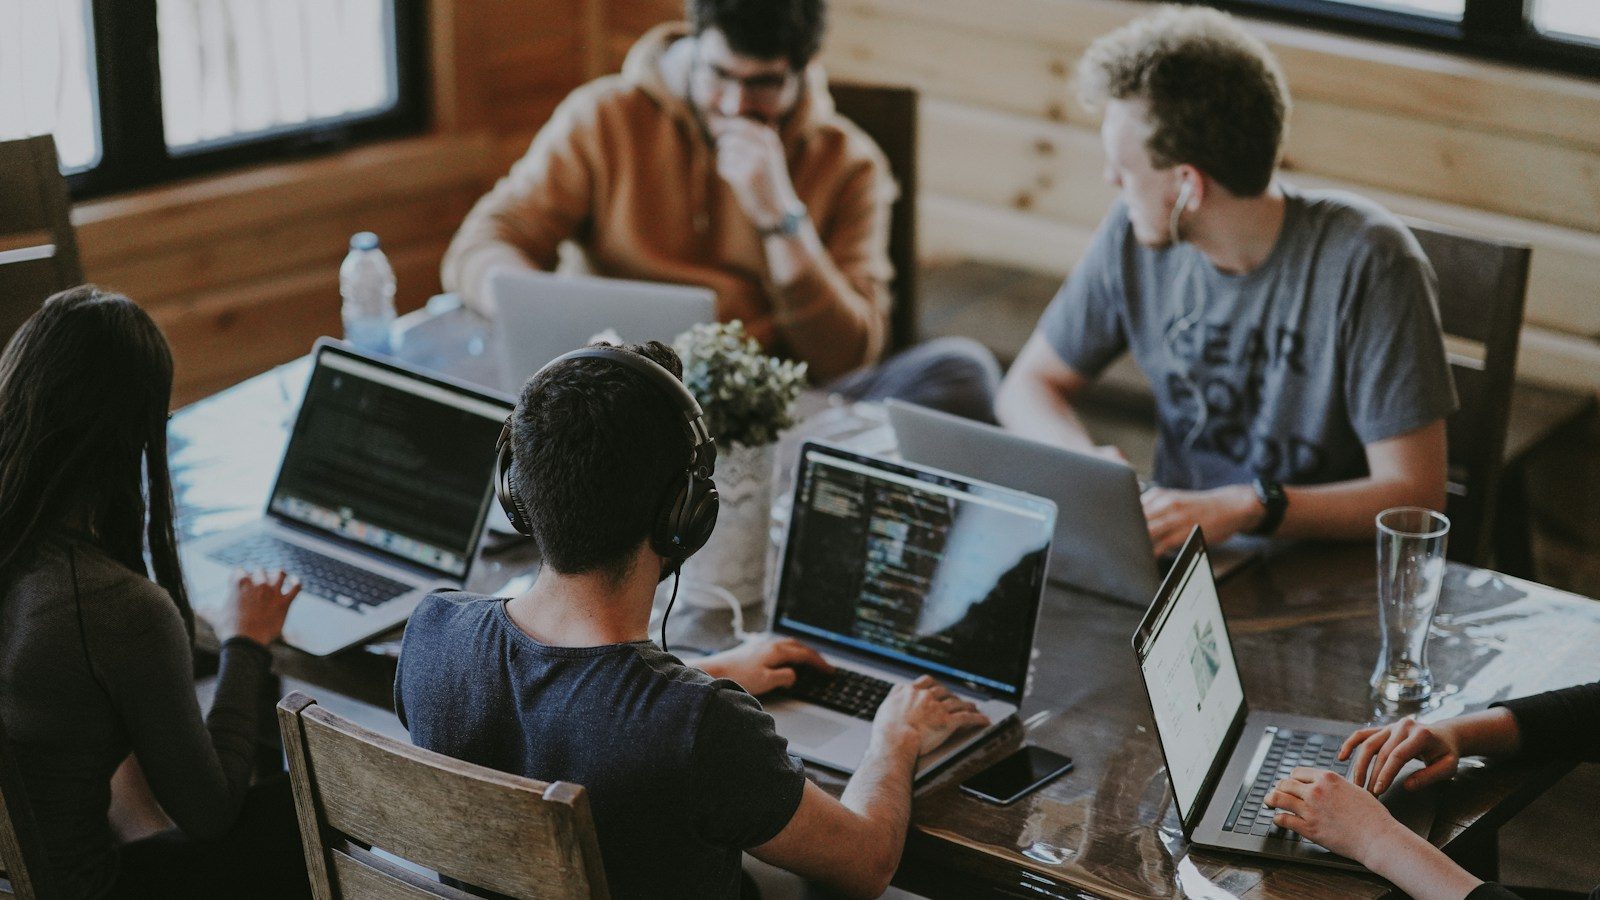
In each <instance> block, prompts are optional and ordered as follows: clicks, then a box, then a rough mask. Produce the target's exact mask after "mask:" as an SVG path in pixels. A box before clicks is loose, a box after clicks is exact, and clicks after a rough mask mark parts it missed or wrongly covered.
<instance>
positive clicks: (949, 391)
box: [825, 337, 1000, 424]
mask: <svg viewBox="0 0 1600 900" xmlns="http://www.w3.org/2000/svg"><path fill="white" fill-rule="evenodd" d="M825 388H826V389H827V390H828V391H831V392H833V393H835V394H840V395H842V396H844V397H848V398H849V399H851V400H888V399H890V398H893V399H896V400H904V401H906V402H907V403H915V404H917V405H919V406H926V407H930V408H932V409H937V410H940V411H942V412H947V413H951V414H953V415H958V416H965V417H966V418H969V419H976V420H978V421H980V422H988V423H990V424H995V421H996V420H995V417H994V397H995V392H996V391H998V390H999V389H1000V364H999V363H998V362H996V361H995V358H994V354H993V353H990V352H989V349H988V348H987V347H985V346H983V345H982V344H980V343H978V342H977V341H975V340H972V339H971V338H964V337H943V338H935V339H934V340H931V341H926V342H924V343H921V344H917V345H916V346H914V347H910V348H907V349H905V350H902V351H900V352H899V353H896V354H895V355H894V356H891V357H889V358H888V359H886V360H884V361H883V362H881V363H878V364H877V365H875V366H868V367H866V368H864V369H858V370H856V371H854V372H851V373H850V374H848V375H843V376H840V377H839V378H837V379H835V380H834V381H833V383H831V384H828V385H825Z"/></svg>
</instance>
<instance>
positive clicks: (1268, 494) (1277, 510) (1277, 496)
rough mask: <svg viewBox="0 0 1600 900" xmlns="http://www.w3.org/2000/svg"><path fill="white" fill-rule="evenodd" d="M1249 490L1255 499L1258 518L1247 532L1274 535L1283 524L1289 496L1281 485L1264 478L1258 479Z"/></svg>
mask: <svg viewBox="0 0 1600 900" xmlns="http://www.w3.org/2000/svg"><path fill="white" fill-rule="evenodd" d="M1249 488H1250V493H1251V494H1252V495H1253V496H1254V499H1255V514H1256V515H1257V516H1258V518H1257V520H1256V522H1255V524H1254V525H1253V526H1251V527H1250V528H1249V529H1248V531H1249V532H1250V533H1251V534H1260V535H1271V534H1275V533H1276V532H1277V530H1278V526H1279V525H1281V524H1283V515H1284V513H1286V512H1287V511H1288V509H1289V494H1288V493H1287V492H1286V491H1285V490H1284V487H1283V485H1281V484H1279V483H1278V482H1276V481H1273V480H1272V479H1270V478H1265V477H1258V478H1257V479H1256V480H1255V481H1254V482H1253V483H1252V484H1250V485H1249Z"/></svg>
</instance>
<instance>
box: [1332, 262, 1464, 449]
mask: <svg viewBox="0 0 1600 900" xmlns="http://www.w3.org/2000/svg"><path fill="white" fill-rule="evenodd" d="M1346 313H1347V314H1346V315H1345V316H1344V317H1343V321H1342V327H1343V334H1342V342H1343V347H1344V353H1343V360H1344V366H1345V380H1344V385H1343V389H1344V400H1345V407H1346V409H1348V410H1349V414H1350V427H1351V430H1353V431H1354V432H1355V434H1356V437H1357V438H1358V439H1359V440H1360V441H1361V443H1363V444H1372V443H1376V442H1378V441H1382V440H1387V439H1388V438H1392V437H1396V436H1398V435H1402V434H1405V433H1406V432H1408V431H1412V430H1415V429H1417V428H1421V427H1422V426H1423V425H1427V424H1428V423H1430V422H1434V421H1436V420H1439V419H1442V418H1445V417H1446V416H1448V415H1450V414H1451V413H1453V412H1455V411H1456V405H1457V404H1456V389H1455V381H1454V380H1453V379H1452V378H1451V376H1450V363H1449V360H1448V358H1447V357H1446V355H1445V349H1444V332H1443V330H1442V329H1441V328H1440V326H1439V303H1438V281H1437V279H1436V278H1435V277H1434V274H1433V269H1432V267H1431V266H1429V265H1428V263H1427V261H1426V260H1425V259H1423V258H1421V256H1420V255H1418V254H1412V253H1405V252H1397V253H1395V254H1392V255H1390V254H1383V255H1380V256H1375V257H1373V258H1372V261H1371V262H1370V263H1368V265H1367V266H1366V271H1365V273H1363V274H1361V275H1359V276H1358V277H1357V279H1356V287H1355V294H1354V296H1352V297H1351V301H1350V302H1349V303H1348V304H1347V306H1346Z"/></svg>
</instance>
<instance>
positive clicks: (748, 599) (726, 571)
mask: <svg viewBox="0 0 1600 900" xmlns="http://www.w3.org/2000/svg"><path fill="white" fill-rule="evenodd" d="M774 446H775V445H773V444H767V445H766V446H763V447H737V448H734V449H731V450H722V449H721V448H718V450H719V452H718V453H717V473H716V481H717V494H718V495H719V496H720V497H721V499H722V507H721V509H720V511H719V512H718V514H717V529H716V531H713V532H712V533H711V540H709V541H707V542H706V545H705V546H704V547H702V548H700V552H699V553H696V554H695V555H694V556H691V557H689V559H688V560H687V561H686V562H684V564H683V589H682V590H681V591H680V592H679V595H678V599H679V600H680V601H682V602H684V603H688V604H690V605H692V606H699V607H703V608H715V609H722V608H726V607H727V606H728V605H729V604H728V600H727V598H726V597H724V596H723V595H722V593H721V591H726V592H727V593H728V594H731V595H732V596H733V597H734V599H736V600H737V601H738V603H739V605H741V606H745V607H749V606H753V605H755V604H757V603H760V602H762V599H763V596H762V589H763V587H764V586H765V584H766V574H767V542H768V529H769V527H770V524H771V520H772V454H773V449H774ZM708 586H709V587H715V588H720V589H721V591H717V590H710V589H708Z"/></svg>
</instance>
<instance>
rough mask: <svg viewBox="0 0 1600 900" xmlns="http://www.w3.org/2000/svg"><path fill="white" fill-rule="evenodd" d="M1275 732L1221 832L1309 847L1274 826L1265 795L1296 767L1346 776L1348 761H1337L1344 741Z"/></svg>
mask: <svg viewBox="0 0 1600 900" xmlns="http://www.w3.org/2000/svg"><path fill="white" fill-rule="evenodd" d="M1275 730H1276V734H1274V735H1273V737H1272V744H1271V746H1269V747H1268V748H1267V755H1266V758H1265V759H1264V760H1262V763H1261V770H1260V771H1259V772H1257V773H1256V778H1255V781H1254V782H1253V783H1250V784H1246V785H1244V786H1242V787H1240V788H1239V796H1238V797H1237V798H1236V799H1235V800H1234V801H1233V808H1232V809H1230V810H1229V811H1228V819H1227V821H1226V822H1224V823H1223V825H1222V830H1224V831H1232V832H1234V833H1235V834H1253V835H1257V836H1265V837H1277V838H1284V839H1286V840H1291V841H1302V842H1304V843H1306V844H1312V842H1311V841H1307V840H1305V838H1302V837H1301V836H1300V835H1298V834H1295V833H1294V832H1292V831H1290V830H1288V829H1287V828H1279V827H1277V826H1276V825H1273V824H1272V817H1273V816H1274V815H1275V814H1276V813H1275V811H1274V810H1271V809H1268V808H1266V807H1265V806H1263V805H1262V803H1263V801H1264V800H1265V798H1266V796H1267V794H1269V793H1271V792H1272V787H1273V785H1275V784H1277V783H1278V782H1280V781H1282V780H1283V779H1285V778H1288V777H1289V773H1290V772H1292V771H1294V769H1295V767H1296V766H1308V767H1310V768H1314V769H1329V770H1331V771H1334V772H1338V773H1339V774H1340V775H1349V774H1350V761H1349V760H1344V761H1342V762H1341V761H1340V760H1339V759H1338V758H1337V757H1338V755H1339V745H1340V744H1341V743H1343V742H1344V739H1343V738H1341V737H1338V736H1336V735H1331V734H1316V733H1314V732H1309V731H1293V730H1291V729H1288V728H1278V729H1275ZM1312 846H1316V845H1315V844H1312Z"/></svg>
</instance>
